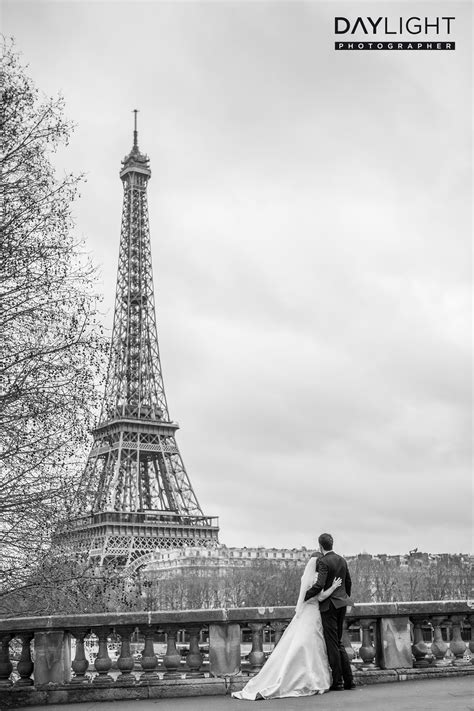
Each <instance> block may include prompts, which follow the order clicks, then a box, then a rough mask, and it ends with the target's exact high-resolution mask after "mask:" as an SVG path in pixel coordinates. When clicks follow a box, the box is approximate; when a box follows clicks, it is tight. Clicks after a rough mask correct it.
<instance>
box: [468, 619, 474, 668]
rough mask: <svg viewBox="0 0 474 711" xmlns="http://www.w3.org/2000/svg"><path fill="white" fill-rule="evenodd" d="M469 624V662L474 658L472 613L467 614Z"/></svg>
mask: <svg viewBox="0 0 474 711" xmlns="http://www.w3.org/2000/svg"><path fill="white" fill-rule="evenodd" d="M469 624H470V626H471V635H470V636H471V639H470V640H469V651H470V652H471V664H472V663H473V660H474V615H469Z"/></svg>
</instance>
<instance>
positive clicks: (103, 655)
mask: <svg viewBox="0 0 474 711" xmlns="http://www.w3.org/2000/svg"><path fill="white" fill-rule="evenodd" d="M95 633H96V634H97V636H98V638H99V653H98V655H97V657H96V660H95V662H94V667H95V670H96V672H97V676H96V677H94V680H93V682H92V683H93V684H95V685H96V686H110V684H112V683H113V679H112V677H111V676H110V674H109V673H108V671H109V669H110V667H111V666H112V660H111V658H110V657H109V650H108V649H107V638H108V636H109V628H108V627H99V629H97V630H95Z"/></svg>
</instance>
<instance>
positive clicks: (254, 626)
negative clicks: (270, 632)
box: [249, 622, 265, 674]
mask: <svg viewBox="0 0 474 711" xmlns="http://www.w3.org/2000/svg"><path fill="white" fill-rule="evenodd" d="M264 627H265V622H249V629H250V631H251V632H252V649H251V650H250V654H249V663H250V672H251V673H252V674H256V673H257V672H259V671H260V669H261V668H262V667H263V665H264V664H265V653H264V651H263V630H264Z"/></svg>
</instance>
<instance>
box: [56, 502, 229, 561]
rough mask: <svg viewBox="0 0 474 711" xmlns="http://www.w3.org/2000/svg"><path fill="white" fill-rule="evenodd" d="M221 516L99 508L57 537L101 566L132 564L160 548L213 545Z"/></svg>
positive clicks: (71, 549)
mask: <svg viewBox="0 0 474 711" xmlns="http://www.w3.org/2000/svg"><path fill="white" fill-rule="evenodd" d="M218 532H219V526H218V519H217V518H216V517H209V516H187V515H180V514H176V513H170V512H168V511H157V512H131V513H118V512H113V511H106V512H98V513H93V514H90V515H89V516H83V517H81V518H78V519H74V520H73V521H69V522H68V523H67V527H66V530H65V531H63V532H58V534H57V536H56V539H57V542H59V543H60V544H61V546H62V547H64V546H66V547H67V548H68V549H69V550H70V551H71V553H72V554H75V555H77V556H78V557H81V558H87V559H89V560H94V561H96V562H97V563H98V565H100V566H102V565H104V564H106V563H114V564H115V566H116V567H119V568H129V567H130V566H131V565H132V564H133V563H134V562H135V561H136V560H138V559H139V558H142V557H143V556H145V555H147V554H152V553H153V552H154V551H157V550H169V549H171V548H182V547H184V546H201V547H206V548H207V547H209V548H213V547H215V546H216V545H218V542H219V541H218Z"/></svg>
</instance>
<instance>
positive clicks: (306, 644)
mask: <svg viewBox="0 0 474 711" xmlns="http://www.w3.org/2000/svg"><path fill="white" fill-rule="evenodd" d="M316 577H317V574H316V558H310V560H309V561H308V563H307V565H306V568H305V571H304V573H303V576H302V578H301V586H300V594H299V597H298V602H297V605H296V613H295V616H294V617H293V619H292V620H291V622H290V624H289V625H288V627H287V628H286V630H285V631H284V633H283V635H282V637H281V639H280V641H279V642H278V644H277V646H276V647H275V648H274V650H273V652H272V653H271V655H270V657H269V658H268V660H267V661H266V662H265V665H264V666H263V667H262V669H261V670H260V671H259V673H258V674H257V675H256V676H254V677H252V678H251V679H250V680H249V681H248V682H247V684H246V685H245V686H244V688H243V689H242V691H236V692H234V693H233V694H232V696H233V697H234V698H236V699H247V700H249V701H254V700H255V699H256V698H257V697H258V698H264V699H281V698H284V697H288V696H311V695H313V694H318V693H319V694H323V693H324V692H325V691H327V690H328V689H329V687H330V686H331V671H330V668H329V663H328V656H327V652H326V644H325V642H324V637H323V626H322V622H321V614H320V612H319V601H318V600H317V599H316V598H315V597H313V598H311V599H310V600H308V602H304V596H305V593H306V591H307V589H308V588H309V587H311V585H313V584H314V583H315V581H316Z"/></svg>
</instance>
